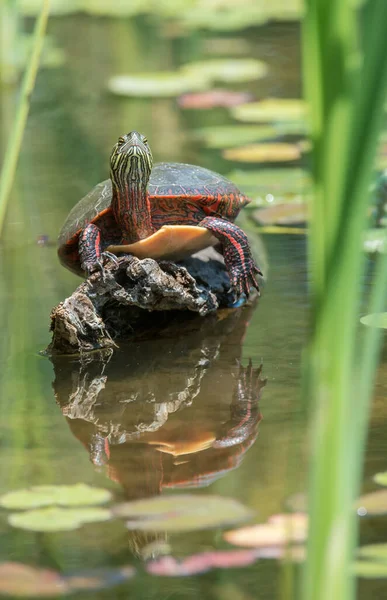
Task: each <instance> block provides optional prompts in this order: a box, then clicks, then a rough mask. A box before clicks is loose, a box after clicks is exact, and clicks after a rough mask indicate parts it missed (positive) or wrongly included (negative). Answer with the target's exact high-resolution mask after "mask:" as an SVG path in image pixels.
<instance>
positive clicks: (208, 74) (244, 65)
mask: <svg viewBox="0 0 387 600" xmlns="http://www.w3.org/2000/svg"><path fill="white" fill-rule="evenodd" d="M267 71H268V67H267V65H266V64H265V63H263V62H262V61H260V60H257V59H255V58H234V59H221V58H220V59H213V60H203V61H197V62H193V63H188V64H186V65H184V66H183V67H182V72H183V73H187V74H188V75H191V76H192V77H193V78H195V79H196V78H199V79H200V78H203V77H204V78H206V79H208V80H210V81H225V82H226V83H235V82H242V81H253V80H255V79H259V78H261V77H265V75H266V74H267Z"/></svg>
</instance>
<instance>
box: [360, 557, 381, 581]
mask: <svg viewBox="0 0 387 600" xmlns="http://www.w3.org/2000/svg"><path fill="white" fill-rule="evenodd" d="M353 572H354V574H355V575H357V576H358V577H364V578H366V579H384V578H385V577H387V562H386V563H382V562H373V561H368V560H358V561H356V562H355V563H354V565H353Z"/></svg>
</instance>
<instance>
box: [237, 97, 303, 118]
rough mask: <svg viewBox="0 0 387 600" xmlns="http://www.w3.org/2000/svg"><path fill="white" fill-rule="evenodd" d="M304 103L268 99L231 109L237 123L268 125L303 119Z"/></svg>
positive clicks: (294, 100)
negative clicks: (273, 122) (271, 122)
mask: <svg viewBox="0 0 387 600" xmlns="http://www.w3.org/2000/svg"><path fill="white" fill-rule="evenodd" d="M305 113H306V109H305V103H304V102H303V101H302V100H297V99H289V100H287V99H282V98H269V99H268V100H261V101H260V102H248V103H247V104H241V105H240V106H235V107H233V108H232V109H231V114H232V116H233V117H234V118H235V119H237V120H238V121H250V122H251V123H269V122H270V121H281V120H282V121H297V122H298V123H299V122H300V121H301V120H302V119H303V118H304V117H305Z"/></svg>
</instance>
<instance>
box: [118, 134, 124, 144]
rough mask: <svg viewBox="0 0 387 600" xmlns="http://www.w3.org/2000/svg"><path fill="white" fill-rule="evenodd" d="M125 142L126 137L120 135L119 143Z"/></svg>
mask: <svg viewBox="0 0 387 600" xmlns="http://www.w3.org/2000/svg"><path fill="white" fill-rule="evenodd" d="M124 142H125V138H124V137H122V135H120V137H119V138H118V143H119V144H123V143H124Z"/></svg>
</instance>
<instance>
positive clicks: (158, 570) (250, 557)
mask: <svg viewBox="0 0 387 600" xmlns="http://www.w3.org/2000/svg"><path fill="white" fill-rule="evenodd" d="M258 558H260V555H259V552H257V551H256V550H226V551H224V550H223V551H221V550H214V551H213V552H201V553H199V554H193V555H192V556H187V557H186V558H183V559H182V560H177V559H176V558H174V557H173V556H163V557H161V558H159V559H157V560H154V561H152V562H149V563H148V564H147V566H146V569H147V571H148V573H151V574H152V575H158V576H160V575H161V576H164V577H187V576H189V575H197V574H198V573H206V572H207V571H210V570H211V569H230V568H232V567H246V566H248V565H252V564H253V563H254V562H255V561H256V560H257V559H258Z"/></svg>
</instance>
